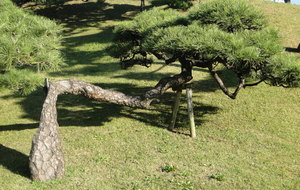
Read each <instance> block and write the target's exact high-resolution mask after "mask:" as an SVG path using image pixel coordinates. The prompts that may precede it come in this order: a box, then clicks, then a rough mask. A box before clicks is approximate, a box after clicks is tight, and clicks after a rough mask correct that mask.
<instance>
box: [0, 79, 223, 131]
mask: <svg viewBox="0 0 300 190" xmlns="http://www.w3.org/2000/svg"><path fill="white" fill-rule="evenodd" d="M95 85H97V86H100V87H102V88H105V89H113V90H118V91H121V92H123V93H125V94H131V95H141V94H142V93H144V92H145V91H147V90H149V89H150V87H145V88H137V87H136V86H135V85H133V84H126V83H125V84H124V83H111V84H108V83H98V84H95ZM174 94H175V93H170V92H168V93H166V94H164V96H163V97H162V99H161V102H160V103H159V104H154V105H153V106H152V107H151V108H150V110H142V109H135V108H129V107H125V106H120V105H115V104H110V103H105V102H97V101H94V100H91V99H88V98H86V97H83V96H74V95H60V96H59V97H58V101H57V112H58V123H59V125H60V126H61V127H67V126H78V127H89V126H102V125H104V123H107V122H110V121H111V120H112V119H114V118H120V117H127V118H130V119H135V120H139V121H141V122H143V123H146V124H147V125H151V126H153V127H159V128H167V127H168V122H169V120H170V117H171V112H172V110H171V108H172V105H173V96H174ZM4 98H14V96H6V97H4ZM44 99H45V97H44V95H43V93H42V92H41V91H40V93H33V94H32V95H29V96H27V97H25V98H23V99H21V101H20V102H19V104H20V105H21V106H22V107H23V110H24V113H25V114H24V115H23V116H22V117H23V118H27V119H28V118H29V119H31V120H35V121H37V122H36V123H32V124H12V125H5V126H0V131H8V130H24V129H32V128H36V127H38V122H39V118H40V113H41V109H42V105H43V101H44ZM194 107H195V108H194V109H195V115H196V117H195V118H196V122H197V123H203V122H205V121H204V120H202V116H203V115H205V114H215V113H217V110H218V108H217V107H213V106H210V105H204V104H201V103H198V102H194ZM181 117H182V118H183V119H182V120H184V121H186V120H187V119H188V117H187V115H186V112H185V111H184V112H183V113H182V114H179V116H178V118H179V120H180V118H181Z"/></svg>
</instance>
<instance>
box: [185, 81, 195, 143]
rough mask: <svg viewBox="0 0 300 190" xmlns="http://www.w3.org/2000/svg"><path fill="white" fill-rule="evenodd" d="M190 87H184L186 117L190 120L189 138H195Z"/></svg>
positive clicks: (188, 85)
mask: <svg viewBox="0 0 300 190" xmlns="http://www.w3.org/2000/svg"><path fill="white" fill-rule="evenodd" d="M192 95H193V94H192V85H191V84H187V85H186V98H187V109H188V115H189V119H190V131H191V137H192V138H195V137H196V128H195V119H194V111H193V102H192Z"/></svg>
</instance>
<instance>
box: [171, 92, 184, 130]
mask: <svg viewBox="0 0 300 190" xmlns="http://www.w3.org/2000/svg"><path fill="white" fill-rule="evenodd" d="M181 94H182V90H181V89H180V90H177V92H176V96H175V102H174V106H173V112H172V119H171V123H170V125H169V128H168V129H169V130H170V131H173V129H174V126H175V123H176V117H177V113H178V110H179V104H180V97H181Z"/></svg>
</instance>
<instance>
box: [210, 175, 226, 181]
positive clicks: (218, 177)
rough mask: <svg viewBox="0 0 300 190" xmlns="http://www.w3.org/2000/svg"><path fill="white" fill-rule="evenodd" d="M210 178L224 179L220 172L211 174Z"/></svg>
mask: <svg viewBox="0 0 300 190" xmlns="http://www.w3.org/2000/svg"><path fill="white" fill-rule="evenodd" d="M210 178H211V179H216V180H218V181H224V180H225V177H224V176H223V175H222V174H218V173H217V174H213V175H211V176H210Z"/></svg>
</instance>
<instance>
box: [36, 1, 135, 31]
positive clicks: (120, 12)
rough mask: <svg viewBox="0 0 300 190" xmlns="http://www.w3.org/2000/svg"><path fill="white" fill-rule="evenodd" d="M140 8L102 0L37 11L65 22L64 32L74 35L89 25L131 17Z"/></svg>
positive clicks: (94, 25) (95, 25) (98, 24)
mask: <svg viewBox="0 0 300 190" xmlns="http://www.w3.org/2000/svg"><path fill="white" fill-rule="evenodd" d="M139 9H140V7H139V6H136V5H130V4H109V3H106V2H104V1H102V0H100V1H97V2H81V3H76V4H74V3H73V4H65V5H60V6H52V7H45V8H39V9H37V10H35V13H37V14H38V15H42V16H45V17H48V18H50V19H54V20H56V21H58V22H59V23H62V24H64V26H65V27H64V28H65V29H64V32H65V33H67V34H68V35H72V34H77V33H81V32H84V31H86V30H88V29H87V28H88V27H99V26H100V25H101V23H102V22H107V21H122V20H126V19H129V17H130V16H132V15H134V14H136V13H138V12H139ZM129 13H130V14H129ZM78 29H80V30H78ZM75 30H76V31H75Z"/></svg>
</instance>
